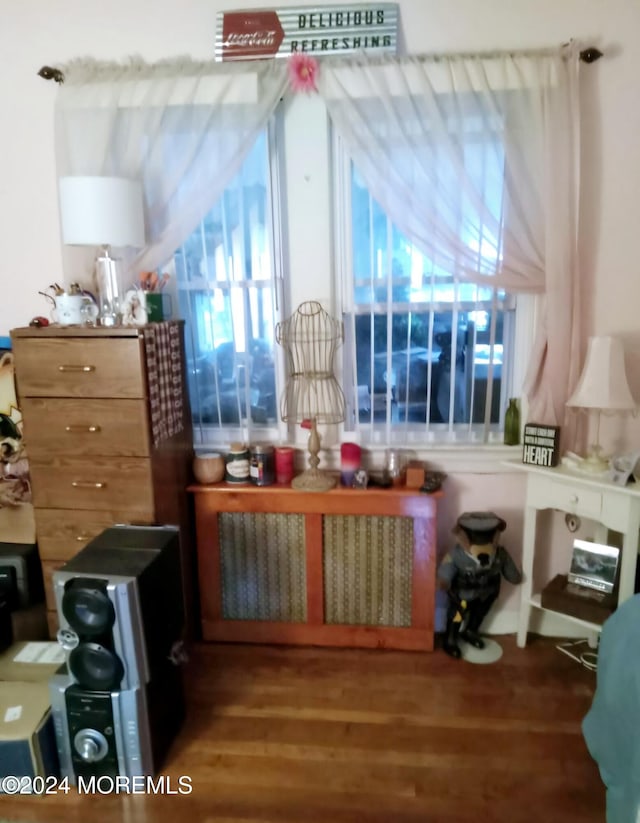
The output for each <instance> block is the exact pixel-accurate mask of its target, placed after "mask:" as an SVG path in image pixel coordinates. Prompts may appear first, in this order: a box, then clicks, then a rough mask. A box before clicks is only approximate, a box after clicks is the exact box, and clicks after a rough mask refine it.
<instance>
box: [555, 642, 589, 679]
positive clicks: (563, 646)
mask: <svg viewBox="0 0 640 823" xmlns="http://www.w3.org/2000/svg"><path fill="white" fill-rule="evenodd" d="M583 644H588V641H587V640H570V641H567V642H566V643H558V644H557V645H556V649H558V651H560V652H562V653H563V654H566V655H567V657H570V658H571V659H572V660H575V661H576V663H580V665H581V666H584V668H585V669H588V670H589V671H590V672H595V671H597V670H598V651H597V649H595V650H594V649H591V648H590V647H589V649H588V651H583V652H578V651H572V650H573V649H575V647H576V646H581V645H583Z"/></svg>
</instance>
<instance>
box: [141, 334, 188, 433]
mask: <svg viewBox="0 0 640 823" xmlns="http://www.w3.org/2000/svg"><path fill="white" fill-rule="evenodd" d="M181 333H182V331H181V327H180V325H179V324H178V323H176V322H174V321H171V320H168V321H166V322H164V323H150V324H149V325H148V326H145V327H144V329H143V334H144V346H145V358H146V366H147V383H148V387H149V408H150V411H151V433H152V436H153V444H154V446H158V445H159V444H160V443H162V442H163V441H164V440H167V439H168V438H169V437H173V435H174V434H178V433H179V432H181V431H182V430H183V429H184V404H183V400H182V398H183V384H182V381H183V374H182V358H181V347H180V343H181V337H180V335H181Z"/></svg>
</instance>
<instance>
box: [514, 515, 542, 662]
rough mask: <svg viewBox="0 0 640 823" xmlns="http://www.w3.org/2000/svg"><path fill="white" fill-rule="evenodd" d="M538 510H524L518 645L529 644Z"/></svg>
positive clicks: (521, 646)
mask: <svg viewBox="0 0 640 823" xmlns="http://www.w3.org/2000/svg"><path fill="white" fill-rule="evenodd" d="M537 514H538V511H537V509H535V508H533V506H527V507H526V508H525V510H524V528H523V539H522V584H521V587H520V614H519V617H518V646H520V648H523V647H524V646H526V645H527V632H528V631H529V618H530V616H531V595H532V593H533V556H534V551H535V544H536V517H537Z"/></svg>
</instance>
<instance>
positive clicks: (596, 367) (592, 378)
mask: <svg viewBox="0 0 640 823" xmlns="http://www.w3.org/2000/svg"><path fill="white" fill-rule="evenodd" d="M567 406H577V407H579V408H583V409H599V410H600V411H603V412H607V411H609V412H615V411H620V412H622V411H632V410H634V409H635V408H636V404H635V401H634V399H633V396H632V395H631V390H630V389H629V383H628V382H627V374H626V372H625V368H624V348H623V346H622V343H621V341H620V340H617V339H616V338H615V337H590V338H589V348H588V350H587V359H586V362H585V364H584V369H583V370H582V374H581V375H580V381H579V382H578V386H577V388H576V390H575V391H574V393H573V394H572V395H571V397H570V398H569V400H568V401H567Z"/></svg>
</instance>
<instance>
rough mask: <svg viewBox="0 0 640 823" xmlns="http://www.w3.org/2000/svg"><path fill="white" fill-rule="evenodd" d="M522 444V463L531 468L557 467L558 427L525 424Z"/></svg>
mask: <svg viewBox="0 0 640 823" xmlns="http://www.w3.org/2000/svg"><path fill="white" fill-rule="evenodd" d="M523 444H524V447H523V450H522V462H523V463H528V464H529V465H531V466H557V465H558V460H559V458H560V426H544V425H541V424H539V423H527V424H526V425H525V427H524V435H523Z"/></svg>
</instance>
